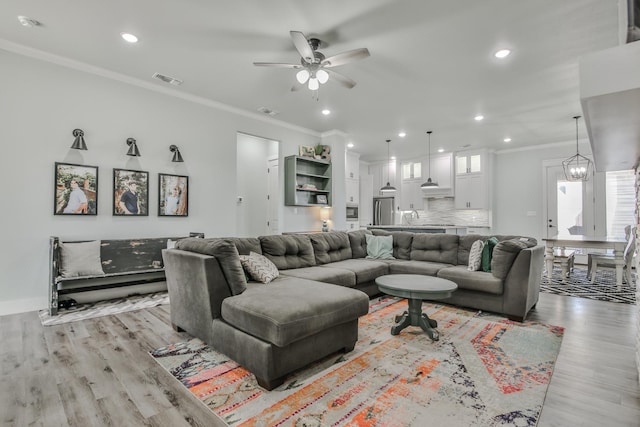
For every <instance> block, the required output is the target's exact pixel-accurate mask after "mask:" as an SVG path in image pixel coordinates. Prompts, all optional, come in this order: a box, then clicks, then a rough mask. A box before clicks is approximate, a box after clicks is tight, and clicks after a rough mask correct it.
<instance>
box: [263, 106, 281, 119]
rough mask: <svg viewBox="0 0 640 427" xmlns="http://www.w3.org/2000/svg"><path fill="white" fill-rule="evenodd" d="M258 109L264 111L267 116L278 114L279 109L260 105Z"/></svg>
mask: <svg viewBox="0 0 640 427" xmlns="http://www.w3.org/2000/svg"><path fill="white" fill-rule="evenodd" d="M258 111H260V112H261V113H264V114H266V115H268V116H271V117H273V116H276V115H278V114H280V112H279V111H276V110H272V109H270V108H267V107H260V108H258Z"/></svg>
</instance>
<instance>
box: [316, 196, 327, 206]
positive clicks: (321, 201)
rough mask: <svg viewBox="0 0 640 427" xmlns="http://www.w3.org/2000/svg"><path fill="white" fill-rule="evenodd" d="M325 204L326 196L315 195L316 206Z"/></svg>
mask: <svg viewBox="0 0 640 427" xmlns="http://www.w3.org/2000/svg"><path fill="white" fill-rule="evenodd" d="M327 203H328V202H327V195H326V194H317V195H316V204H318V205H326V204H327Z"/></svg>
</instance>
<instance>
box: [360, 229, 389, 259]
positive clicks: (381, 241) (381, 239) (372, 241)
mask: <svg viewBox="0 0 640 427" xmlns="http://www.w3.org/2000/svg"><path fill="white" fill-rule="evenodd" d="M365 236H366V239H367V258H369V259H372V258H373V259H394V258H393V236H372V235H370V234H365Z"/></svg>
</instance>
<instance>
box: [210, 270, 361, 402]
mask: <svg viewBox="0 0 640 427" xmlns="http://www.w3.org/2000/svg"><path fill="white" fill-rule="evenodd" d="M368 310H369V298H368V296H367V295H366V294H365V293H364V292H361V291H358V290H355V289H350V288H347V287H343V286H335V285H331V284H326V283H319V282H315V281H311V280H306V279H301V278H294V277H280V278H278V279H276V280H275V281H273V282H271V283H269V284H268V285H264V284H255V283H250V284H248V286H247V289H246V291H244V292H243V293H242V294H240V295H235V296H232V297H229V298H225V299H224V301H223V302H222V310H221V319H215V320H214V321H213V329H214V330H213V335H214V336H215V337H216V343H215V346H216V350H219V351H221V352H222V353H225V354H227V355H228V356H230V357H232V358H233V360H235V361H236V362H238V363H240V364H241V365H243V366H244V367H246V368H247V369H248V370H249V371H251V372H252V373H253V374H255V376H256V379H257V381H258V384H259V385H260V386H262V387H264V388H266V389H267V390H271V389H272V388H274V387H277V386H278V385H280V384H282V382H283V381H284V377H285V376H286V375H287V374H289V373H290V372H292V371H293V370H295V369H299V368H301V367H303V366H306V365H308V364H309V363H311V362H313V361H316V360H318V359H320V358H322V357H324V356H326V355H329V354H331V353H334V352H336V351H339V350H343V351H345V352H349V351H351V350H353V347H354V346H355V343H356V341H357V340H358V317H360V316H363V315H365V314H367V312H368Z"/></svg>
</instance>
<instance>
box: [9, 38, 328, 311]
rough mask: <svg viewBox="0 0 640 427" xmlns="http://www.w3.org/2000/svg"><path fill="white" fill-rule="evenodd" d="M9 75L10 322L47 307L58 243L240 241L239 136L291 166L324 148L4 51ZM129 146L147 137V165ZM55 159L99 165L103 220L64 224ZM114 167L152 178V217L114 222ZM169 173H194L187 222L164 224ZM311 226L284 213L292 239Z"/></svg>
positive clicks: (313, 139) (253, 121)
mask: <svg viewBox="0 0 640 427" xmlns="http://www.w3.org/2000/svg"><path fill="white" fill-rule="evenodd" d="M0 69H1V70H2V77H3V78H2V79H0V94H1V98H0V141H2V147H3V160H4V161H3V166H2V167H1V168H0V179H1V182H2V183H3V186H4V198H3V200H4V209H3V210H2V236H3V245H2V248H1V249H0V314H8V313H12V312H20V311H28V310H35V309H42V308H45V307H46V306H47V286H48V238H49V236H52V235H56V236H60V237H62V238H63V239H70V240H71V239H108V238H134V237H161V236H180V235H186V234H188V233H189V232H190V231H199V232H204V233H206V235H207V236H208V237H212V236H228V235H230V234H234V233H235V231H236V227H237V221H236V216H235V214H234V213H235V209H236V196H237V191H236V183H235V178H236V139H237V132H244V133H247V134H252V135H260V136H264V137H265V138H268V139H272V140H278V141H280V153H281V154H280V155H281V156H286V155H290V154H296V153H297V149H298V145H300V144H304V145H315V144H316V143H318V142H319V139H320V137H319V135H318V134H316V133H314V132H312V131H305V130H304V129H301V128H296V127H294V126H287V125H284V124H282V123H281V122H278V121H276V120H273V119H270V118H266V119H262V118H261V117H255V118H254V117H253V116H251V115H241V114H237V113H235V112H233V111H227V110H224V109H220V108H216V104H214V103H210V105H207V103H206V102H191V101H188V100H184V99H181V98H178V97H173V96H168V95H165V94H163V93H159V92H156V91H152V90H148V89H146V88H144V87H141V86H140V85H132V84H127V83H122V82H120V81H117V80H112V79H107V78H104V77H100V76H97V75H94V74H90V73H86V72H84V71H78V70H74V69H71V68H66V67H63V66H60V65H56V64H53V63H50V62H45V61H41V60H38V59H34V58H29V57H26V56H22V55H18V54H15V53H10V52H7V51H4V50H0ZM163 89H164V87H163ZM164 90H166V89H164ZM75 128H81V129H83V130H84V132H85V140H86V142H87V146H88V148H89V149H88V151H77V150H71V149H70V148H69V147H70V146H71V144H72V142H73V136H72V135H71V132H72V130H73V129H75ZM128 137H134V138H136V139H137V141H138V147H139V149H140V151H141V154H142V156H141V157H140V158H131V157H129V156H126V154H125V153H126V151H127V146H126V143H125V141H126V139H127V138H128ZM170 144H176V145H177V146H178V147H179V148H180V151H181V153H182V155H183V157H184V159H185V162H184V163H183V164H175V163H172V162H171V153H170V152H169V145H170ZM56 161H61V162H71V163H81V164H87V165H94V166H98V167H99V174H98V178H99V182H98V191H99V196H98V215H97V216H90V217H70V216H54V215H53V179H54V162H56ZM281 163H282V164H283V163H284V162H283V161H282V158H281ZM113 168H133V169H140V170H144V171H148V172H149V173H150V176H149V194H150V200H149V212H150V214H149V216H148V217H114V216H112V215H111V212H112V203H111V198H112V184H111V180H112V169H113ZM159 172H163V173H180V174H186V175H189V187H190V188H189V190H190V198H189V216H188V217H187V218H176V217H158V216H157V209H158V201H157V191H158V175H157V174H158V173H159ZM280 188H283V184H282V178H281V185H280ZM283 200H284V198H283ZM308 217H309V216H308V215H293V214H291V213H290V212H287V211H285V212H284V214H283V218H282V229H283V230H287V229H290V228H289V227H295V228H300V229H304V228H308V227H309V226H308V225H307V224H306V222H307V221H308ZM311 217H312V216H311ZM295 228H293V229H295Z"/></svg>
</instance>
